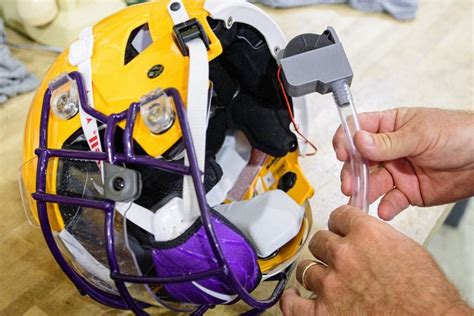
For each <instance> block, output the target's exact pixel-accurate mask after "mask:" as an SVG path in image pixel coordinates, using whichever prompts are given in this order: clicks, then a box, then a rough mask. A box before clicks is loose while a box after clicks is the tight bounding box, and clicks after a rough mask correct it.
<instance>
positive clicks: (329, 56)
mask: <svg viewBox="0 0 474 316" xmlns="http://www.w3.org/2000/svg"><path fill="white" fill-rule="evenodd" d="M279 57H280V58H279V62H280V65H281V66H282V70H283V80H284V82H285V86H286V90H287V92H288V94H289V95H290V96H292V97H300V96H303V95H306V94H309V93H313V92H318V93H320V94H326V93H329V92H334V91H333V90H335V89H336V88H337V86H338V85H339V84H340V83H346V84H347V85H350V84H351V83H352V77H353V73H352V69H351V66H350V64H349V61H348V59H347V56H346V53H345V52H344V48H343V47H342V44H341V42H340V41H339V38H338V37H337V34H336V31H334V29H333V28H332V27H330V26H328V27H327V29H326V31H324V33H323V34H321V35H318V34H302V35H298V36H296V37H295V38H294V39H292V40H291V41H290V42H289V43H288V45H287V46H286V48H285V49H284V50H283V51H281V52H280V53H279Z"/></svg>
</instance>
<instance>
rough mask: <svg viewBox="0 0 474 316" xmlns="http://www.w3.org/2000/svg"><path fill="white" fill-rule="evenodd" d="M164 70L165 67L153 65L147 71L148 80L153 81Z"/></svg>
mask: <svg viewBox="0 0 474 316" xmlns="http://www.w3.org/2000/svg"><path fill="white" fill-rule="evenodd" d="M164 70H165V67H164V66H163V65H154V66H153V67H151V68H150V70H148V74H147V75H148V78H150V79H154V78H156V77H158V76H159V75H161V74H162V73H163V71H164Z"/></svg>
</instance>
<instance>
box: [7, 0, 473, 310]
mask: <svg viewBox="0 0 474 316" xmlns="http://www.w3.org/2000/svg"><path fill="white" fill-rule="evenodd" d="M264 9H265V10H266V11H267V12H268V13H269V14H270V15H271V16H273V17H274V18H275V19H276V21H277V22H278V23H279V24H280V25H281V28H282V29H283V31H284V32H285V33H286V34H287V35H288V37H289V38H291V37H293V36H294V35H297V34H300V33H303V32H316V33H319V32H322V31H323V30H324V29H325V28H326V26H328V25H331V26H333V27H335V29H336V31H337V32H338V35H339V38H340V40H341V41H342V42H343V44H344V46H345V49H346V53H347V55H348V57H349V59H350V61H351V64H352V67H353V70H354V73H355V77H354V82H353V86H352V91H353V94H354V98H355V100H356V104H357V106H358V110H359V112H362V111H374V110H380V109H387V108H391V107H397V106H432V107H442V108H447V109H463V110H473V84H472V78H473V72H474V69H473V46H472V45H473V31H472V14H473V2H472V1H471V0H421V1H420V8H419V13H418V17H417V19H416V20H415V21H412V22H398V21H396V20H394V19H392V18H390V17H388V16H385V15H383V14H364V13H361V12H357V11H355V10H352V9H350V8H348V7H346V6H343V5H336V6H329V5H321V6H312V7H307V8H296V9H290V10H272V9H268V8H264ZM7 33H8V37H9V39H10V41H11V42H15V43H27V42H28V40H26V39H24V38H23V37H21V36H19V35H17V34H14V33H13V32H11V31H8V32H7ZM12 53H13V54H14V55H15V56H16V57H18V58H19V59H21V60H22V61H23V62H24V63H25V64H26V65H27V67H28V68H29V69H30V70H31V71H32V72H33V73H34V74H35V75H36V76H37V77H38V78H41V77H42V76H43V74H44V73H45V71H46V70H47V68H48V66H49V65H50V64H51V63H52V61H53V60H54V58H55V55H54V54H52V53H47V52H39V51H28V50H20V49H12ZM32 96H33V93H28V94H24V95H21V96H18V97H15V98H13V99H11V100H9V101H7V102H6V103H5V104H1V105H0V166H2V169H3V170H2V171H1V172H2V177H0V192H1V194H0V196H1V198H2V202H1V210H0V214H1V215H2V216H1V218H0V315H118V314H127V313H126V312H121V311H115V310H112V309H108V308H106V307H103V306H100V305H98V304H96V303H95V302H94V301H92V300H91V299H89V298H86V297H81V296H80V295H79V294H78V292H77V291H76V289H75V288H74V286H73V285H72V283H71V282H70V281H69V280H68V279H67V278H66V277H65V275H64V274H63V273H62V272H61V271H60V269H59V268H58V267H57V266H56V264H55V263H54V262H53V258H52V256H51V255H50V253H49V250H48V249H47V247H46V246H45V243H44V241H43V238H42V236H41V233H40V231H39V230H38V229H35V228H32V227H31V226H30V225H29V224H28V222H27V221H26V218H25V215H24V212H23V208H22V204H21V199H20V195H19V191H18V169H19V168H20V164H21V148H22V137H23V126H24V121H25V117H26V113H27V111H28V106H29V103H30V101H31V99H32ZM309 102H310V103H311V104H312V107H311V110H310V115H311V118H312V119H311V120H312V126H311V133H310V137H311V139H313V140H314V141H315V143H316V144H317V145H318V148H319V152H318V155H316V156H315V157H313V158H308V159H305V160H304V161H303V162H302V165H303V168H304V170H305V172H306V173H307V175H308V176H309V178H310V180H311V182H312V183H313V185H314V186H315V188H316V194H315V196H314V198H313V199H312V200H311V204H312V208H313V212H314V219H315V223H314V231H316V230H317V229H323V228H325V227H326V222H327V218H328V216H329V214H330V212H331V210H333V209H334V208H336V207H337V206H339V205H341V204H343V203H345V202H346V199H345V198H344V197H343V196H342V195H341V194H340V191H339V185H340V183H339V168H340V166H341V165H340V163H338V162H337V161H336V159H335V156H334V153H333V152H332V147H331V138H332V135H333V133H334V131H335V129H336V128H337V126H338V124H339V123H338V117H337V111H336V109H335V107H334V105H333V103H332V100H331V98H330V97H329V96H317V95H313V96H311V97H309ZM447 209H448V206H439V207H435V208H429V209H418V208H410V209H409V210H408V211H406V212H405V213H404V214H402V215H401V216H400V217H398V218H397V219H396V220H394V221H393V225H394V226H395V227H396V228H397V229H399V230H401V231H402V232H404V233H405V234H407V235H409V236H410V237H412V238H414V239H415V240H417V241H418V242H419V243H422V244H425V243H426V242H427V240H428V239H429V237H430V234H431V233H432V232H433V230H434V229H435V227H436V226H437V225H438V224H439V223H440V222H441V221H442V220H443V218H444V216H445V214H446V210H447ZM374 210H375V207H373V208H371V212H372V213H373V212H374ZM304 256H306V257H308V256H309V254H308V252H307V251H306V250H305V253H304ZM291 283H292V284H294V283H295V281H294V280H292V281H291ZM270 290H271V287H269V286H264V287H262V288H259V289H258V290H257V294H258V296H259V297H264V296H265V295H268V294H269V291H270ZM304 294H305V295H307V294H308V293H305V292H304ZM246 310H247V307H246V306H245V305H244V304H237V305H234V306H231V307H219V308H216V309H215V310H213V311H211V312H209V315H235V314H237V313H240V312H244V311H246ZM152 313H153V314H168V315H171V314H172V313H166V312H164V311H159V310H153V311H152ZM128 314H129V313H128ZM279 314H280V312H279V310H278V308H273V309H271V310H270V311H268V312H266V315H279Z"/></svg>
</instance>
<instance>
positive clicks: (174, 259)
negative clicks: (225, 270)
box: [153, 215, 261, 305]
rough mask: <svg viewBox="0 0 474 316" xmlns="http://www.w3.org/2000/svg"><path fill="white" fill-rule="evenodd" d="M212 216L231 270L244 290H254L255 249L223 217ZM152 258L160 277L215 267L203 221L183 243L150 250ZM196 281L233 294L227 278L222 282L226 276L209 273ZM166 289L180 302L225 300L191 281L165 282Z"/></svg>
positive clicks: (257, 275) (257, 273)
mask: <svg viewBox="0 0 474 316" xmlns="http://www.w3.org/2000/svg"><path fill="white" fill-rule="evenodd" d="M211 220H212V222H213V224H214V229H215V232H216V236H217V237H218V238H219V242H220V245H221V247H222V252H223V253H224V255H225V256H226V258H227V262H228V264H229V268H230V269H232V271H234V273H235V276H236V277H237V279H238V280H239V282H240V284H241V285H242V286H243V287H244V288H245V289H246V290H247V291H249V292H250V291H252V290H254V289H255V287H256V286H257V285H258V283H259V282H260V278H261V275H260V271H259V268H258V263H257V256H256V254H255V251H254V250H253V249H252V247H251V246H250V245H249V243H248V242H247V241H246V240H245V239H244V238H243V237H242V236H241V235H240V234H238V233H237V232H235V231H234V230H233V229H232V228H231V227H229V226H228V225H226V224H225V223H224V222H223V221H222V220H220V219H218V218H216V217H215V216H214V215H212V219H211ZM153 260H154V263H155V267H156V272H157V275H158V276H159V277H169V276H173V275H175V276H176V275H186V274H189V273H196V272H201V271H207V270H210V269H215V268H217V267H218V263H217V260H216V258H215V255H214V253H213V251H212V249H211V246H210V243H209V239H208V238H207V234H206V232H205V231H204V227H203V226H202V225H201V226H200V227H199V229H198V230H197V231H196V232H195V233H194V234H192V235H191V236H190V238H189V239H187V240H186V241H185V242H184V243H181V244H179V245H177V246H175V247H173V248H169V249H155V250H153ZM195 282H196V283H198V284H199V285H200V286H202V287H205V288H206V289H209V290H211V291H214V292H217V293H221V294H225V295H227V296H234V295H235V294H236V293H235V292H234V291H233V290H232V288H231V287H230V286H229V284H228V282H225V276H217V277H209V278H205V279H201V280H198V281H195ZM165 289H166V291H167V292H168V293H169V294H170V295H171V297H173V298H174V299H175V300H177V301H179V302H189V303H194V304H206V305H210V304H212V305H214V304H222V303H224V302H226V300H222V299H219V298H216V297H214V296H212V295H209V294H206V293H204V292H203V291H202V290H201V289H199V288H198V287H197V286H196V285H194V284H193V283H192V282H185V283H176V284H167V285H165Z"/></svg>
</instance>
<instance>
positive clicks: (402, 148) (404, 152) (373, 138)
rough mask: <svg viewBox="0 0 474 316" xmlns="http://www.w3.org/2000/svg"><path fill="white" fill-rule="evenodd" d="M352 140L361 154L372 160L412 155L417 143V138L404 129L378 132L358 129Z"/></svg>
mask: <svg viewBox="0 0 474 316" xmlns="http://www.w3.org/2000/svg"><path fill="white" fill-rule="evenodd" d="M354 142H355V145H356V147H357V149H358V150H359V151H360V153H361V154H362V156H363V157H365V158H367V159H369V160H373V161H387V160H395V159H399V158H403V157H410V156H414V155H416V154H417V153H418V145H419V139H418V138H417V137H416V136H415V135H413V133H411V132H410V131H407V130H406V129H400V130H397V131H395V132H390V133H378V134H372V133H369V132H366V131H359V132H357V133H356V134H355V136H354Z"/></svg>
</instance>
